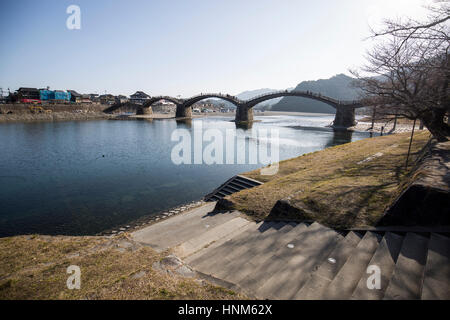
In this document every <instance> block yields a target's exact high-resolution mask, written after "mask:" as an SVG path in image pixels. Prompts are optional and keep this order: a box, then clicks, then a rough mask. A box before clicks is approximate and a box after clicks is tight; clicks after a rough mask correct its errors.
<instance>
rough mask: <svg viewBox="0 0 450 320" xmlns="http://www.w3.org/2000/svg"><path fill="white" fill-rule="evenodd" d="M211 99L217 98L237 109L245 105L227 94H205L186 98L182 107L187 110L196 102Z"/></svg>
mask: <svg viewBox="0 0 450 320" xmlns="http://www.w3.org/2000/svg"><path fill="white" fill-rule="evenodd" d="M211 98H218V99H221V100H224V101H227V102H230V103H232V104H233V105H235V106H236V107H239V106H240V105H242V104H243V103H245V102H244V101H242V100H239V99H238V98H236V97H235V96H231V95H229V94H221V93H207V94H200V95H198V96H194V97H191V98H188V99H186V100H185V101H184V103H183V105H184V107H186V108H188V107H192V106H193V105H194V104H195V103H197V102H200V101H202V100H205V99H211Z"/></svg>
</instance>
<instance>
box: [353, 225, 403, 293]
mask: <svg viewBox="0 0 450 320" xmlns="http://www.w3.org/2000/svg"><path fill="white" fill-rule="evenodd" d="M402 243H403V237H402V236H399V235H397V234H394V233H391V232H387V233H386V234H385V235H384V237H383V239H382V240H381V242H380V245H379V246H378V249H377V251H375V254H374V255H373V257H372V259H371V260H370V262H369V266H378V267H379V268H380V272H381V273H380V280H381V281H380V289H369V288H368V286H367V280H368V278H369V277H370V276H371V275H372V274H373V273H369V274H368V273H367V272H366V273H364V274H363V276H362V277H361V280H360V281H359V283H358V285H357V287H356V289H355V291H354V292H353V295H352V299H354V300H381V299H383V296H384V292H385V291H386V288H387V286H388V285H389V280H390V279H391V277H392V272H393V271H394V268H395V263H396V261H397V258H398V255H399V253H400V249H401V247H402Z"/></svg>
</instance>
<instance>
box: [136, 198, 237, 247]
mask: <svg viewBox="0 0 450 320" xmlns="http://www.w3.org/2000/svg"><path fill="white" fill-rule="evenodd" d="M214 206H215V202H210V203H208V204H205V205H203V206H201V207H199V208H195V209H193V210H191V211H190V212H187V213H183V214H181V215H177V216H174V217H171V218H169V219H166V220H163V221H161V222H158V223H155V224H153V225H151V226H148V227H146V228H143V229H141V230H138V231H136V232H133V233H132V234H131V236H132V238H133V240H135V241H137V242H140V243H142V244H145V245H148V246H151V247H153V248H154V249H156V250H157V251H163V250H166V249H168V248H171V247H174V246H176V245H178V244H180V243H182V242H184V241H187V240H189V239H191V238H193V237H195V236H196V235H198V234H199V233H202V232H204V231H207V230H208V229H209V228H213V227H215V226H217V225H220V224H222V223H224V222H226V221H228V220H231V219H234V218H236V217H237V216H239V213H238V212H233V213H217V214H212V213H211V212H212V211H213V210H214Z"/></svg>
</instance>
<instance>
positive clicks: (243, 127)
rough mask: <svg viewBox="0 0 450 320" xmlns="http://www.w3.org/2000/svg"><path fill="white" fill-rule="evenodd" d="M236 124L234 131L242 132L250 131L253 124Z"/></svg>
mask: <svg viewBox="0 0 450 320" xmlns="http://www.w3.org/2000/svg"><path fill="white" fill-rule="evenodd" d="M235 124H236V129H243V130H250V129H251V128H253V122H244V123H237V122H235Z"/></svg>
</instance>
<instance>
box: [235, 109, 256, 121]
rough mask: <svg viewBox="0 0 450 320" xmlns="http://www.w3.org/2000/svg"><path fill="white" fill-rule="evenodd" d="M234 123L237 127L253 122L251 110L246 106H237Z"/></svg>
mask: <svg viewBox="0 0 450 320" xmlns="http://www.w3.org/2000/svg"><path fill="white" fill-rule="evenodd" d="M235 122H236V124H238V125H239V124H246V123H251V122H253V108H249V107H248V106H246V105H239V106H237V107H236V118H235Z"/></svg>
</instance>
